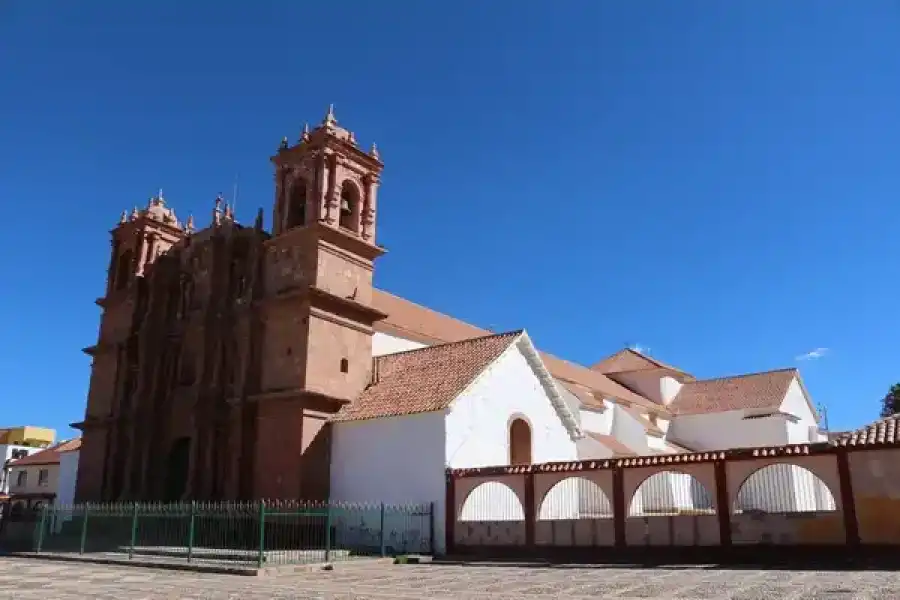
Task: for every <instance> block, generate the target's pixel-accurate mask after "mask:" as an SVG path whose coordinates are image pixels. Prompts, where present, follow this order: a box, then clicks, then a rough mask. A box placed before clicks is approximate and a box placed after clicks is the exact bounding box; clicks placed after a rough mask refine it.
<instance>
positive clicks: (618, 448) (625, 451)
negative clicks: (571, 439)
mask: <svg viewBox="0 0 900 600" xmlns="http://www.w3.org/2000/svg"><path fill="white" fill-rule="evenodd" d="M585 433H586V434H587V435H589V436H590V437H592V438H593V439H595V440H597V441H598V442H600V443H601V444H603V445H604V446H606V447H607V448H609V449H610V450H611V451H612V453H613V456H637V453H636V452H635V451H634V450H632V449H631V448H629V447H628V446H626V445H625V444H623V443H622V442H621V441H619V440H618V439H617V438H616V437H614V436H611V435H607V434H605V433H593V432H590V431H586V432H585Z"/></svg>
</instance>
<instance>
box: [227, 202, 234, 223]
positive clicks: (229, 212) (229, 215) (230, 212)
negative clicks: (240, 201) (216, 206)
mask: <svg viewBox="0 0 900 600" xmlns="http://www.w3.org/2000/svg"><path fill="white" fill-rule="evenodd" d="M225 218H226V219H228V220H233V219H234V209H232V208H231V205H230V204H228V203H227V202H226V203H225Z"/></svg>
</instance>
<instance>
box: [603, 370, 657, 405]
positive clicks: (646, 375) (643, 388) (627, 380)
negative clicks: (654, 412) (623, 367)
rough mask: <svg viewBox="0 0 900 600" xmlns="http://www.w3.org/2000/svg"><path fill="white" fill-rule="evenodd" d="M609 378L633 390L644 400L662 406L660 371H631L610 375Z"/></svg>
mask: <svg viewBox="0 0 900 600" xmlns="http://www.w3.org/2000/svg"><path fill="white" fill-rule="evenodd" d="M610 377H612V378H613V379H614V380H616V381H618V382H620V383H622V385H624V386H625V387H627V388H629V389H631V390H634V391H635V392H637V393H638V394H640V395H641V396H643V397H644V398H647V399H648V400H652V401H653V402H656V403H658V404H663V399H662V393H661V390H662V384H661V379H662V378H661V377H660V371H633V372H631V373H611V374H610Z"/></svg>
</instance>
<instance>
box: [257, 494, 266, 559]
mask: <svg viewBox="0 0 900 600" xmlns="http://www.w3.org/2000/svg"><path fill="white" fill-rule="evenodd" d="M265 559H266V501H265V500H260V501H259V554H258V556H257V557H256V566H257V567H259V568H260V569H262V566H263V561H264V560H265Z"/></svg>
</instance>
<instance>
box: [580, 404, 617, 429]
mask: <svg viewBox="0 0 900 600" xmlns="http://www.w3.org/2000/svg"><path fill="white" fill-rule="evenodd" d="M612 415H613V411H612V410H610V409H609V408H607V409H606V410H604V411H600V410H596V409H592V408H588V407H586V406H582V407H581V408H580V409H579V410H578V416H579V421H580V422H581V429H583V430H584V431H591V432H593V433H602V434H604V435H609V432H610V431H611V429H612Z"/></svg>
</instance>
